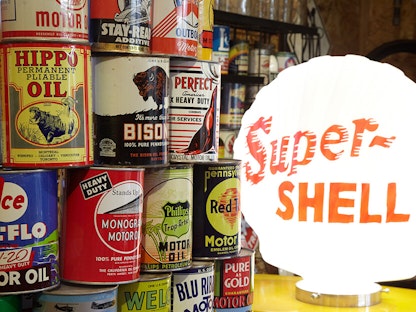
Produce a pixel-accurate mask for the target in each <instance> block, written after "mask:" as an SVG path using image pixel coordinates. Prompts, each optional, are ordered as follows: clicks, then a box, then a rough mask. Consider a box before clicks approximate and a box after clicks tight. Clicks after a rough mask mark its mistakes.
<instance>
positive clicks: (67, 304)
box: [33, 283, 118, 312]
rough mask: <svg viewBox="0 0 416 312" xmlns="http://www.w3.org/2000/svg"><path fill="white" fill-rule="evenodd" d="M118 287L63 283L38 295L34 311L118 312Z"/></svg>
mask: <svg viewBox="0 0 416 312" xmlns="http://www.w3.org/2000/svg"><path fill="white" fill-rule="evenodd" d="M117 287H118V286H107V287H100V286H93V285H76V284H67V283H61V285H60V286H59V287H58V288H56V289H53V290H50V291H44V292H41V293H39V294H37V295H36V297H35V299H34V302H35V304H34V306H33V312H50V311H79V312H94V311H97V310H98V311H105V312H117Z"/></svg>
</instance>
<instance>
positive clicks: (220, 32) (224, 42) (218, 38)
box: [212, 25, 230, 75]
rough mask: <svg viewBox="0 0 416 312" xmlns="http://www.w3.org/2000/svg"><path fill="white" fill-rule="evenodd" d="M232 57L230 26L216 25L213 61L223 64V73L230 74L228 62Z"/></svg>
mask: <svg viewBox="0 0 416 312" xmlns="http://www.w3.org/2000/svg"><path fill="white" fill-rule="evenodd" d="M229 59H230V27H229V26H225V25H214V33H213V39H212V61H213V62H217V63H219V64H220V66H221V74H223V75H227V74H228V63H229Z"/></svg>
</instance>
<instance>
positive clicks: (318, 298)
mask: <svg viewBox="0 0 416 312" xmlns="http://www.w3.org/2000/svg"><path fill="white" fill-rule="evenodd" d="M381 292H382V289H381V286H380V285H378V284H376V283H374V284H372V285H369V287H368V289H367V290H366V291H360V292H359V293H357V294H355V293H351V294H350V293H348V294H333V293H325V292H320V291H311V287H308V285H307V283H305V282H304V281H303V280H302V281H299V282H297V283H296V299H297V300H299V301H302V302H305V303H310V304H315V305H321V306H328V307H340V308H341V307H349V308H356V307H368V306H372V305H375V304H378V303H380V302H381Z"/></svg>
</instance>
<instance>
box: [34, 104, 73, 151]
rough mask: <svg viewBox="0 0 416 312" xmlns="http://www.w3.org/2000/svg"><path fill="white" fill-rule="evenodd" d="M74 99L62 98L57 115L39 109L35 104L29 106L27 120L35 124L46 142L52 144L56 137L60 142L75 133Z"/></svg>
mask: <svg viewBox="0 0 416 312" xmlns="http://www.w3.org/2000/svg"><path fill="white" fill-rule="evenodd" d="M75 102H76V101H75V99H73V98H72V97H67V98H65V99H63V100H62V102H61V104H62V107H63V108H62V110H61V111H60V112H58V114H57V115H52V114H51V113H50V112H47V111H44V110H41V109H40V108H39V107H37V106H32V107H31V108H29V116H30V119H29V122H30V123H31V124H37V126H38V127H39V130H40V132H42V134H43V136H44V137H45V139H46V142H48V144H53V142H56V141H57V140H55V141H54V139H56V138H60V139H58V141H60V142H62V141H64V140H67V139H68V138H69V137H71V136H72V135H74V134H75V132H76V131H75V130H76V120H75V119H76V117H75V116H74V112H73V110H74V108H75Z"/></svg>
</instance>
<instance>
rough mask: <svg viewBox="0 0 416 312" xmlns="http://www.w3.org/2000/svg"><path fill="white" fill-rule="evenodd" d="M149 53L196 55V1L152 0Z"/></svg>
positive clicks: (193, 56)
mask: <svg viewBox="0 0 416 312" xmlns="http://www.w3.org/2000/svg"><path fill="white" fill-rule="evenodd" d="M153 12H154V13H153V25H154V26H153V28H152V48H151V50H152V54H166V55H170V56H180V57H191V58H196V57H197V54H198V14H199V10H198V4H197V2H196V0H173V1H169V2H167V1H161V0H155V1H154V3H153Z"/></svg>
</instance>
